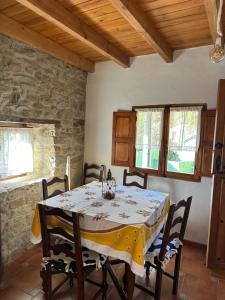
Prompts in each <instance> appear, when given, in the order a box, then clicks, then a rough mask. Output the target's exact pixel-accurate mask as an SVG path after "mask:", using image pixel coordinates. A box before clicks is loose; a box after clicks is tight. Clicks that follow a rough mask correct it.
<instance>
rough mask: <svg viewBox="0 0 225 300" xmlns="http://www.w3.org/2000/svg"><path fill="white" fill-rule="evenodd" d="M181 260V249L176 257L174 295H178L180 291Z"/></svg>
mask: <svg viewBox="0 0 225 300" xmlns="http://www.w3.org/2000/svg"><path fill="white" fill-rule="evenodd" d="M180 260H181V250H179V251H178V254H177V255H176V258H175V268H174V279H173V295H177V291H178V282H179V273H180Z"/></svg>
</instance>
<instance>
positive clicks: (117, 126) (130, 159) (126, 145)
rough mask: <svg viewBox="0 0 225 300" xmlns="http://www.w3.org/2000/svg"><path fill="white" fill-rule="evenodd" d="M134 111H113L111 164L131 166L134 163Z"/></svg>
mask: <svg viewBox="0 0 225 300" xmlns="http://www.w3.org/2000/svg"><path fill="white" fill-rule="evenodd" d="M135 126H136V112H133V111H131V112H114V113H113V132H112V165H115V166H124V167H131V166H133V163H134V152H135V151H134V145H135Z"/></svg>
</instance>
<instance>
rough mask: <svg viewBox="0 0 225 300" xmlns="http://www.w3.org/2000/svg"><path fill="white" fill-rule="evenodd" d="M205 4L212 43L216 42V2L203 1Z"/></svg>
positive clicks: (213, 0) (214, 0)
mask: <svg viewBox="0 0 225 300" xmlns="http://www.w3.org/2000/svg"><path fill="white" fill-rule="evenodd" d="M204 3H205V9H206V13H207V17H208V21H209V28H210V33H211V36H212V40H213V42H215V40H216V36H217V34H216V32H217V29H216V20H217V5H216V3H217V1H216V0H204Z"/></svg>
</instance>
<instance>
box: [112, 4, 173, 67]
mask: <svg viewBox="0 0 225 300" xmlns="http://www.w3.org/2000/svg"><path fill="white" fill-rule="evenodd" d="M110 1H111V2H112V4H113V5H114V6H115V7H116V8H117V9H118V11H119V12H120V13H121V14H122V15H123V16H124V17H125V18H126V20H127V21H128V22H129V23H130V24H131V25H132V26H133V27H134V28H135V29H136V31H137V32H139V33H140V34H141V35H142V36H143V37H144V39H145V40H146V41H147V42H148V44H149V45H150V46H151V47H152V48H153V49H154V50H155V51H156V52H158V53H159V55H161V57H162V58H163V59H164V60H165V61H166V62H172V61H173V49H172V48H171V47H170V45H169V44H168V43H167V42H166V41H165V40H164V39H163V37H162V36H161V34H160V33H159V32H158V31H157V30H156V29H155V26H153V24H152V23H151V21H150V20H149V18H148V17H147V16H146V14H145V13H144V12H143V11H141V10H140V9H139V7H138V6H137V4H136V3H135V2H134V1H129V0H110Z"/></svg>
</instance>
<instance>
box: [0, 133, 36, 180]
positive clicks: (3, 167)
mask: <svg viewBox="0 0 225 300" xmlns="http://www.w3.org/2000/svg"><path fill="white" fill-rule="evenodd" d="M32 138H33V136H32V129H23V128H3V127H2V128H1V127H0V178H7V177H10V176H17V175H21V174H24V173H30V172H33V147H32Z"/></svg>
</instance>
